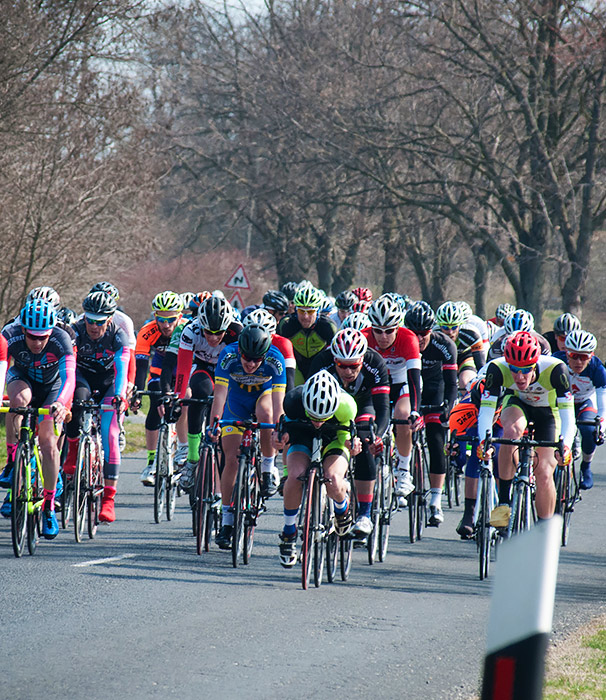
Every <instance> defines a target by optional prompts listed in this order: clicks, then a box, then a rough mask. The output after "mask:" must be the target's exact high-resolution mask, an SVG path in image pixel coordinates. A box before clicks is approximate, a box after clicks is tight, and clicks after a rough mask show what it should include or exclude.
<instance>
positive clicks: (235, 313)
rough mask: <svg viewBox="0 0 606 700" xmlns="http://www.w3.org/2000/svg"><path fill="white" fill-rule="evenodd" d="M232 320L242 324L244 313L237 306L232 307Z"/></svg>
mask: <svg viewBox="0 0 606 700" xmlns="http://www.w3.org/2000/svg"><path fill="white" fill-rule="evenodd" d="M231 320H232V321H237V322H238V323H242V312H241V311H240V309H238V308H237V307H235V306H232V307H231Z"/></svg>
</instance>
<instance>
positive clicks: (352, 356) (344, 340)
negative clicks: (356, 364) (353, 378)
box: [330, 328, 368, 360]
mask: <svg viewBox="0 0 606 700" xmlns="http://www.w3.org/2000/svg"><path fill="white" fill-rule="evenodd" d="M367 350H368V341H367V340H366V338H365V337H364V336H363V335H362V331H358V330H356V329H355V328H342V329H341V330H340V331H339V332H338V333H337V334H336V335H335V337H334V338H333V339H332V343H331V344H330V351H331V352H332V356H333V357H334V358H335V360H361V359H362V358H363V357H364V355H365V354H366V351H367Z"/></svg>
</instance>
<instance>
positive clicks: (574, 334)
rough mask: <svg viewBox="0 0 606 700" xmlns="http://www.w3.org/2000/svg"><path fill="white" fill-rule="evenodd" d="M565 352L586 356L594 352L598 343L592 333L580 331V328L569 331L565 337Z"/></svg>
mask: <svg viewBox="0 0 606 700" xmlns="http://www.w3.org/2000/svg"><path fill="white" fill-rule="evenodd" d="M564 345H565V346H566V350H570V351H571V352H582V353H587V354H588V355H589V354H591V353H592V352H595V349H596V348H597V346H598V341H597V340H596V337H595V335H594V334H593V333H589V332H588V331H582V330H581V329H580V328H579V329H576V330H573V331H570V333H568V334H567V335H566V340H565V341H564Z"/></svg>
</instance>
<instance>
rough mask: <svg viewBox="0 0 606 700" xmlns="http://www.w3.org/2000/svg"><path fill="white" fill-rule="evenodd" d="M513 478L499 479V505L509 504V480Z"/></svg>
mask: <svg viewBox="0 0 606 700" xmlns="http://www.w3.org/2000/svg"><path fill="white" fill-rule="evenodd" d="M512 481H513V479H499V505H500V506H503V505H507V506H509V505H511V482H512Z"/></svg>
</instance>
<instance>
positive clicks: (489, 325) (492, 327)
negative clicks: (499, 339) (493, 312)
mask: <svg viewBox="0 0 606 700" xmlns="http://www.w3.org/2000/svg"><path fill="white" fill-rule="evenodd" d="M486 330H487V331H488V340H489V341H490V340H492V336H493V335H494V334H495V333H496V332H497V331H498V330H499V327H498V326H497V324H496V323H495V322H494V321H490V320H489V321H486Z"/></svg>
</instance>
